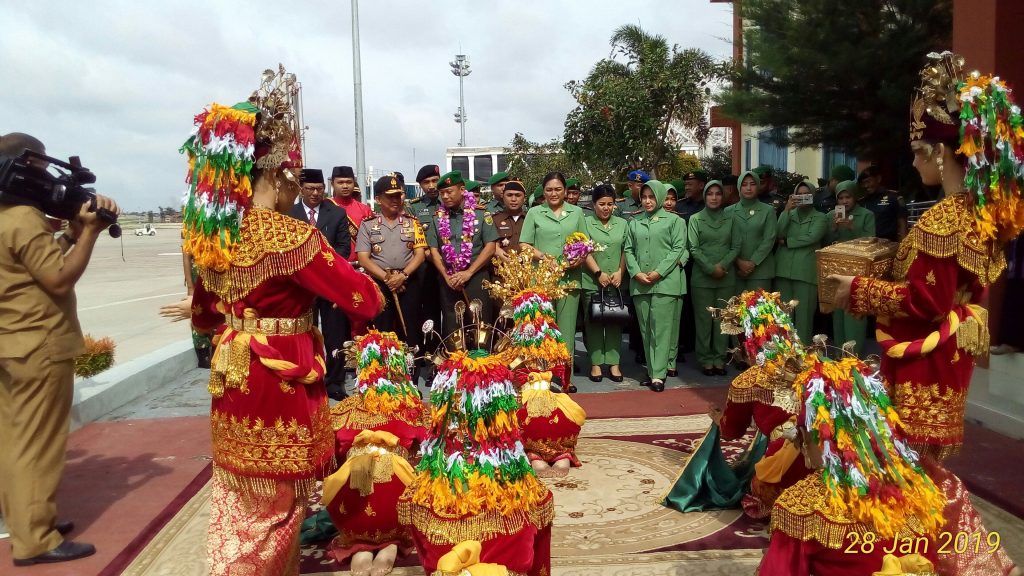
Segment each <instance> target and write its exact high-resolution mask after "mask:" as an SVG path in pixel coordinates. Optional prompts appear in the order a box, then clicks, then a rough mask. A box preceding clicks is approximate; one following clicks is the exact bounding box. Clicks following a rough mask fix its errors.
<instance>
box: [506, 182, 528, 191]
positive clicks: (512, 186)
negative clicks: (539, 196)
mask: <svg viewBox="0 0 1024 576" xmlns="http://www.w3.org/2000/svg"><path fill="white" fill-rule="evenodd" d="M509 190H518V191H520V192H522V193H523V194H526V186H523V183H522V182H520V181H519V180H509V181H508V183H507V184H505V192H508V191H509Z"/></svg>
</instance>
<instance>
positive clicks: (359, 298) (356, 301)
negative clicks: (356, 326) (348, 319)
mask: <svg viewBox="0 0 1024 576" xmlns="http://www.w3.org/2000/svg"><path fill="white" fill-rule="evenodd" d="M362 303H363V295H362V294H360V293H359V292H353V293H352V307H353V308H359V305H360V304H362Z"/></svg>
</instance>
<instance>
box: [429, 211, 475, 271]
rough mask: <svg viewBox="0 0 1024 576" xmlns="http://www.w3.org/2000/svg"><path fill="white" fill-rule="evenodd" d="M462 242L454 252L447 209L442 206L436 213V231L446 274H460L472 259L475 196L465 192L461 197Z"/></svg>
mask: <svg viewBox="0 0 1024 576" xmlns="http://www.w3.org/2000/svg"><path fill="white" fill-rule="evenodd" d="M462 198H463V200H462V206H463V209H462V236H461V239H462V241H461V242H460V243H459V251H458V252H455V246H453V245H452V241H451V238H452V223H451V220H449V218H450V216H449V211H448V207H447V206H445V205H444V204H442V205H441V207H440V208H439V209H438V211H437V231H438V233H439V234H440V236H441V256H443V257H444V268H445V270H447V271H448V274H454V273H455V272H462V271H463V270H465V269H466V268H469V265H470V263H471V262H472V258H473V236H475V235H476V225H477V219H476V196H474V195H473V193H472V192H469V191H467V192H465V193H464V194H463V196H462Z"/></svg>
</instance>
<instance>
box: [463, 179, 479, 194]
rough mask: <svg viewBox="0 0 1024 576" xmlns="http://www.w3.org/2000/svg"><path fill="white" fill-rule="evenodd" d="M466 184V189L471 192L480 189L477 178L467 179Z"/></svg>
mask: <svg viewBox="0 0 1024 576" xmlns="http://www.w3.org/2000/svg"><path fill="white" fill-rule="evenodd" d="M465 184H466V190H468V191H470V192H476V191H477V190H479V189H480V183H479V182H477V181H476V180H466V182H465Z"/></svg>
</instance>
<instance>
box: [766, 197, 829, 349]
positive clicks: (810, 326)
mask: <svg viewBox="0 0 1024 576" xmlns="http://www.w3.org/2000/svg"><path fill="white" fill-rule="evenodd" d="M808 198H810V201H809V202H808ZM827 232H828V217H827V216H825V215H824V214H822V213H821V212H818V211H817V210H815V209H814V185H813V184H811V182H810V181H809V180H804V181H803V182H801V183H799V184H797V185H796V188H795V189H794V190H793V193H792V194H790V196H789V199H788V200H787V201H786V207H785V209H784V210H783V211H782V215H781V216H779V225H778V226H777V227H776V233H777V235H778V240H777V243H778V245H779V248H778V250H777V251H776V253H775V289H776V290H777V291H778V292H780V293H781V294H782V298H783V299H784V300H793V299H795V300H798V301H799V302H800V305H799V306H797V307H796V309H795V310H793V321H794V323H795V324H796V332H797V335H799V336H800V338H801V339H802V340H803V341H804V342H810V341H811V338H812V337H813V336H814V334H813V331H814V310H815V309H816V308H817V307H818V264H817V259H816V256H815V255H814V252H815V250H817V249H818V248H821V244H822V242H823V241H824V240H825V234H826V233H827Z"/></svg>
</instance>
